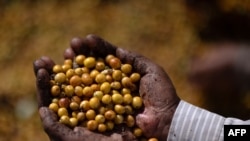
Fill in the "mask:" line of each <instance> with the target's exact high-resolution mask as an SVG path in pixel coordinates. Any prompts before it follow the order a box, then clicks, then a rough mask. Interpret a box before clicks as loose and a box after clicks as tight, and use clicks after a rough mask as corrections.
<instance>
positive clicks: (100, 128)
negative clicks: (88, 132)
mask: <svg viewBox="0 0 250 141" xmlns="http://www.w3.org/2000/svg"><path fill="white" fill-rule="evenodd" d="M97 130H98V131H99V132H101V133H104V132H105V131H106V130H107V125H106V124H103V123H101V124H98V127H97Z"/></svg>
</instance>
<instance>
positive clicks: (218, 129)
mask: <svg viewBox="0 0 250 141" xmlns="http://www.w3.org/2000/svg"><path fill="white" fill-rule="evenodd" d="M224 122H225V118H224V117H222V116H220V115H217V114H214V113H211V112H209V111H207V110H204V109H201V108H199V107H197V106H194V105H192V104H189V103H187V102H185V101H181V102H180V103H179V105H178V107H177V109H176V112H175V114H174V118H173V120H172V123H171V126H170V131H169V134H168V139H167V141H221V140H223V126H224Z"/></svg>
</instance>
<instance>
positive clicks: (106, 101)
mask: <svg viewBox="0 0 250 141" xmlns="http://www.w3.org/2000/svg"><path fill="white" fill-rule="evenodd" d="M111 100H112V99H111V96H110V95H108V94H105V95H104V96H103V97H102V103H104V104H110V103H111Z"/></svg>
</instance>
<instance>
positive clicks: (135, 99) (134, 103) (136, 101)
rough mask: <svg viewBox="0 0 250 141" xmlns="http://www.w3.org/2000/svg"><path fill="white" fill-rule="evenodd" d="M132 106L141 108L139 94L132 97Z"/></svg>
mask: <svg viewBox="0 0 250 141" xmlns="http://www.w3.org/2000/svg"><path fill="white" fill-rule="evenodd" d="M132 106H133V108H135V109H139V108H141V107H142V99H141V97H139V96H135V97H133V100H132Z"/></svg>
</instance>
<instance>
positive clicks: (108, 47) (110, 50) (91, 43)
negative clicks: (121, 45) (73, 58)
mask: <svg viewBox="0 0 250 141" xmlns="http://www.w3.org/2000/svg"><path fill="white" fill-rule="evenodd" d="M86 40H87V44H88V47H89V48H90V50H91V51H92V53H94V54H95V55H97V56H100V57H105V56H106V55H108V54H114V55H115V53H116V49H117V47H116V46H114V45H112V44H110V43H109V42H107V41H105V40H104V39H102V38H100V37H98V36H96V35H93V34H90V35H87V36H86Z"/></svg>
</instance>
